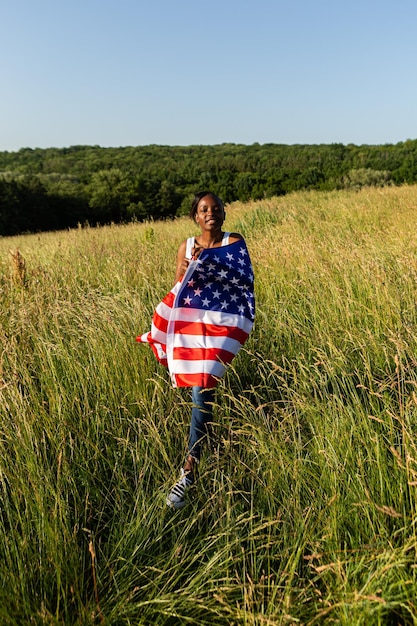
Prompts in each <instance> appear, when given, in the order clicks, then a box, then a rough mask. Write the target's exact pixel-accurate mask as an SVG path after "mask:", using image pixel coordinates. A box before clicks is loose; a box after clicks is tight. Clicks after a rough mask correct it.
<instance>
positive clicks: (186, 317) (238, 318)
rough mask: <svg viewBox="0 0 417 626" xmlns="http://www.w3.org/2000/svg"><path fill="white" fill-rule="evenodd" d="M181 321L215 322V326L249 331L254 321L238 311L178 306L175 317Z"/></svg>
mask: <svg viewBox="0 0 417 626" xmlns="http://www.w3.org/2000/svg"><path fill="white" fill-rule="evenodd" d="M174 316H175V320H176V321H179V322H190V324H192V323H193V322H200V323H202V324H214V325H215V326H236V327H237V328H241V329H242V330H246V329H248V330H247V332H248V333H249V332H250V330H251V328H252V326H253V321H252V320H249V319H248V318H246V317H244V316H243V315H239V314H238V313H226V312H223V311H203V310H202V309H190V308H188V307H187V308H186V307H178V308H176V309H174V311H173V317H174Z"/></svg>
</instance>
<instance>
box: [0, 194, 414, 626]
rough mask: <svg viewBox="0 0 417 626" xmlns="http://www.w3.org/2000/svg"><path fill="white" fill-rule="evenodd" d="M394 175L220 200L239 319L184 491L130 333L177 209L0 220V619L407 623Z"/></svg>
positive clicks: (407, 444) (403, 264)
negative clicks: (358, 186) (249, 296)
mask: <svg viewBox="0 0 417 626" xmlns="http://www.w3.org/2000/svg"><path fill="white" fill-rule="evenodd" d="M416 224H417V187H397V188H381V189H365V190H361V191H359V192H353V191H352V192H329V193H324V192H321V193H320V192H304V193H297V194H290V195H288V196H284V197H281V198H277V199H272V200H268V201H259V202H256V203H247V204H240V203H235V204H232V205H230V206H228V207H227V220H226V227H227V229H228V230H237V231H240V232H242V234H243V235H244V236H245V238H246V241H247V244H248V247H249V249H250V251H251V256H252V262H253V265H254V269H255V278H256V296H257V318H256V324H255V329H254V331H253V333H252V335H251V337H250V340H249V341H248V343H247V344H246V346H245V348H244V349H243V350H242V351H241V353H240V354H239V356H238V357H237V359H236V360H235V362H234V364H233V367H232V368H231V369H230V370H229V372H228V374H227V375H226V377H225V379H224V380H223V381H222V382H221V384H220V386H219V389H218V393H217V400H216V407H215V416H216V425H215V434H216V441H217V453H216V454H215V455H214V456H209V455H208V454H207V455H205V456H204V458H203V459H202V463H201V473H200V478H199V482H198V485H197V487H196V488H195V489H194V490H193V493H192V498H191V501H190V503H189V505H188V506H187V507H186V508H185V509H183V510H181V511H177V512H173V511H171V510H169V509H167V508H166V506H165V494H166V491H167V489H168V488H169V487H170V485H171V484H172V481H173V480H174V479H176V478H177V473H178V469H179V467H180V465H181V463H182V458H183V454H184V450H185V443H186V438H187V429H188V416H189V395H188V391H187V390H178V389H177V390H175V389H172V388H171V387H170V384H169V383H168V379H167V375H166V372H165V371H164V370H163V369H162V368H161V367H160V366H159V365H157V363H156V361H155V359H154V356H153V354H152V353H151V351H150V349H149V348H148V347H147V346H144V345H136V344H135V336H136V335H137V334H138V333H141V332H145V331H146V330H148V329H149V327H150V319H151V315H152V311H153V308H154V306H155V305H156V304H157V303H158V301H159V300H160V299H161V298H162V296H163V295H164V294H165V293H166V292H167V291H168V290H169V288H170V287H171V285H172V281H173V277H174V259H175V255H176V250H177V247H178V245H179V243H180V241H181V240H182V239H184V238H185V237H186V236H189V235H191V234H194V233H193V225H192V223H191V222H190V221H189V220H188V219H187V218H179V219H177V220H176V221H171V222H160V223H157V222H155V223H144V224H130V225H126V226H109V227H102V228H98V229H93V228H85V229H81V228H80V229H76V230H69V231H64V232H56V233H44V234H40V235H28V236H22V237H14V238H3V239H0V298H1V306H0V316H1V324H0V337H1V350H2V360H1V369H0V393H1V402H0V413H1V421H0V429H1V432H0V483H1V485H0V623H2V624H28V623H30V624H65V625H66V624H73V625H81V624H96V623H106V624H111V625H119V624H120V625H131V626H133V625H136V624H143V625H162V624H163V625H175V624H198V625H204V624H207V625H208V624H210V625H214V624H218V625H224V624H233V625H275V624H296V623H301V624H311V625H313V624H327V623H328V624H334V623H338V624H346V625H349V626H351V625H360V624H361V625H362V624H363V625H366V626H369V625H372V624H375V625H376V624H378V625H380V624H387V625H388V624H414V623H416V621H417V600H416V598H417V580H416V566H415V563H416V551H417V537H416V524H415V522H416V504H417V498H416V485H417V450H416V441H417V439H416V434H417V389H416V384H417V373H416V365H417V357H416V355H417V332H416V330H417V328H416V321H417V315H416V301H417V228H416Z"/></svg>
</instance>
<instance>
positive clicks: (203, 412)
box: [167, 387, 215, 509]
mask: <svg viewBox="0 0 417 626" xmlns="http://www.w3.org/2000/svg"><path fill="white" fill-rule="evenodd" d="M214 394H215V391H214V389H205V388H204V387H193V388H192V394H191V398H192V401H193V407H192V410H191V424H190V436H189V440H188V454H187V458H186V460H185V464H184V467H183V468H182V469H181V477H180V479H179V481H178V482H176V483H175V485H174V486H173V487H172V489H171V490H170V492H169V493H168V496H167V504H168V506H170V507H173V508H174V509H180V508H182V507H183V506H184V505H185V503H186V499H185V495H186V492H187V491H188V489H189V488H190V487H191V485H192V484H193V482H194V473H195V466H196V463H198V461H199V460H200V454H201V444H202V440H203V439H205V438H207V437H209V436H210V433H211V421H212V417H213V406H212V404H213V402H214Z"/></svg>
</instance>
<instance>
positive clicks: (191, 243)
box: [185, 233, 230, 259]
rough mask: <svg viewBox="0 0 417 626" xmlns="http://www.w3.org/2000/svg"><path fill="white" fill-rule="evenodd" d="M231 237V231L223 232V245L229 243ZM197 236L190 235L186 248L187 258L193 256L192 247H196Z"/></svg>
mask: <svg viewBox="0 0 417 626" xmlns="http://www.w3.org/2000/svg"><path fill="white" fill-rule="evenodd" d="M229 237H230V233H223V239H222V246H228V245H229ZM194 242H195V237H188V239H187V244H186V248H185V258H186V259H191V257H192V252H191V251H192V249H193V248H194Z"/></svg>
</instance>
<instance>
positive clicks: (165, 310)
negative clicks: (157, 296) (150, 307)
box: [156, 302, 172, 320]
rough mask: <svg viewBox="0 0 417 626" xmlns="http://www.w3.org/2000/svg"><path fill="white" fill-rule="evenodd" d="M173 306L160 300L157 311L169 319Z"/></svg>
mask: <svg viewBox="0 0 417 626" xmlns="http://www.w3.org/2000/svg"><path fill="white" fill-rule="evenodd" d="M171 311H172V307H170V306H168V305H167V304H165V302H160V303H159V304H158V306H157V307H156V312H157V313H158V315H160V316H161V317H163V318H164V319H165V320H169V318H170V315H171Z"/></svg>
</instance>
